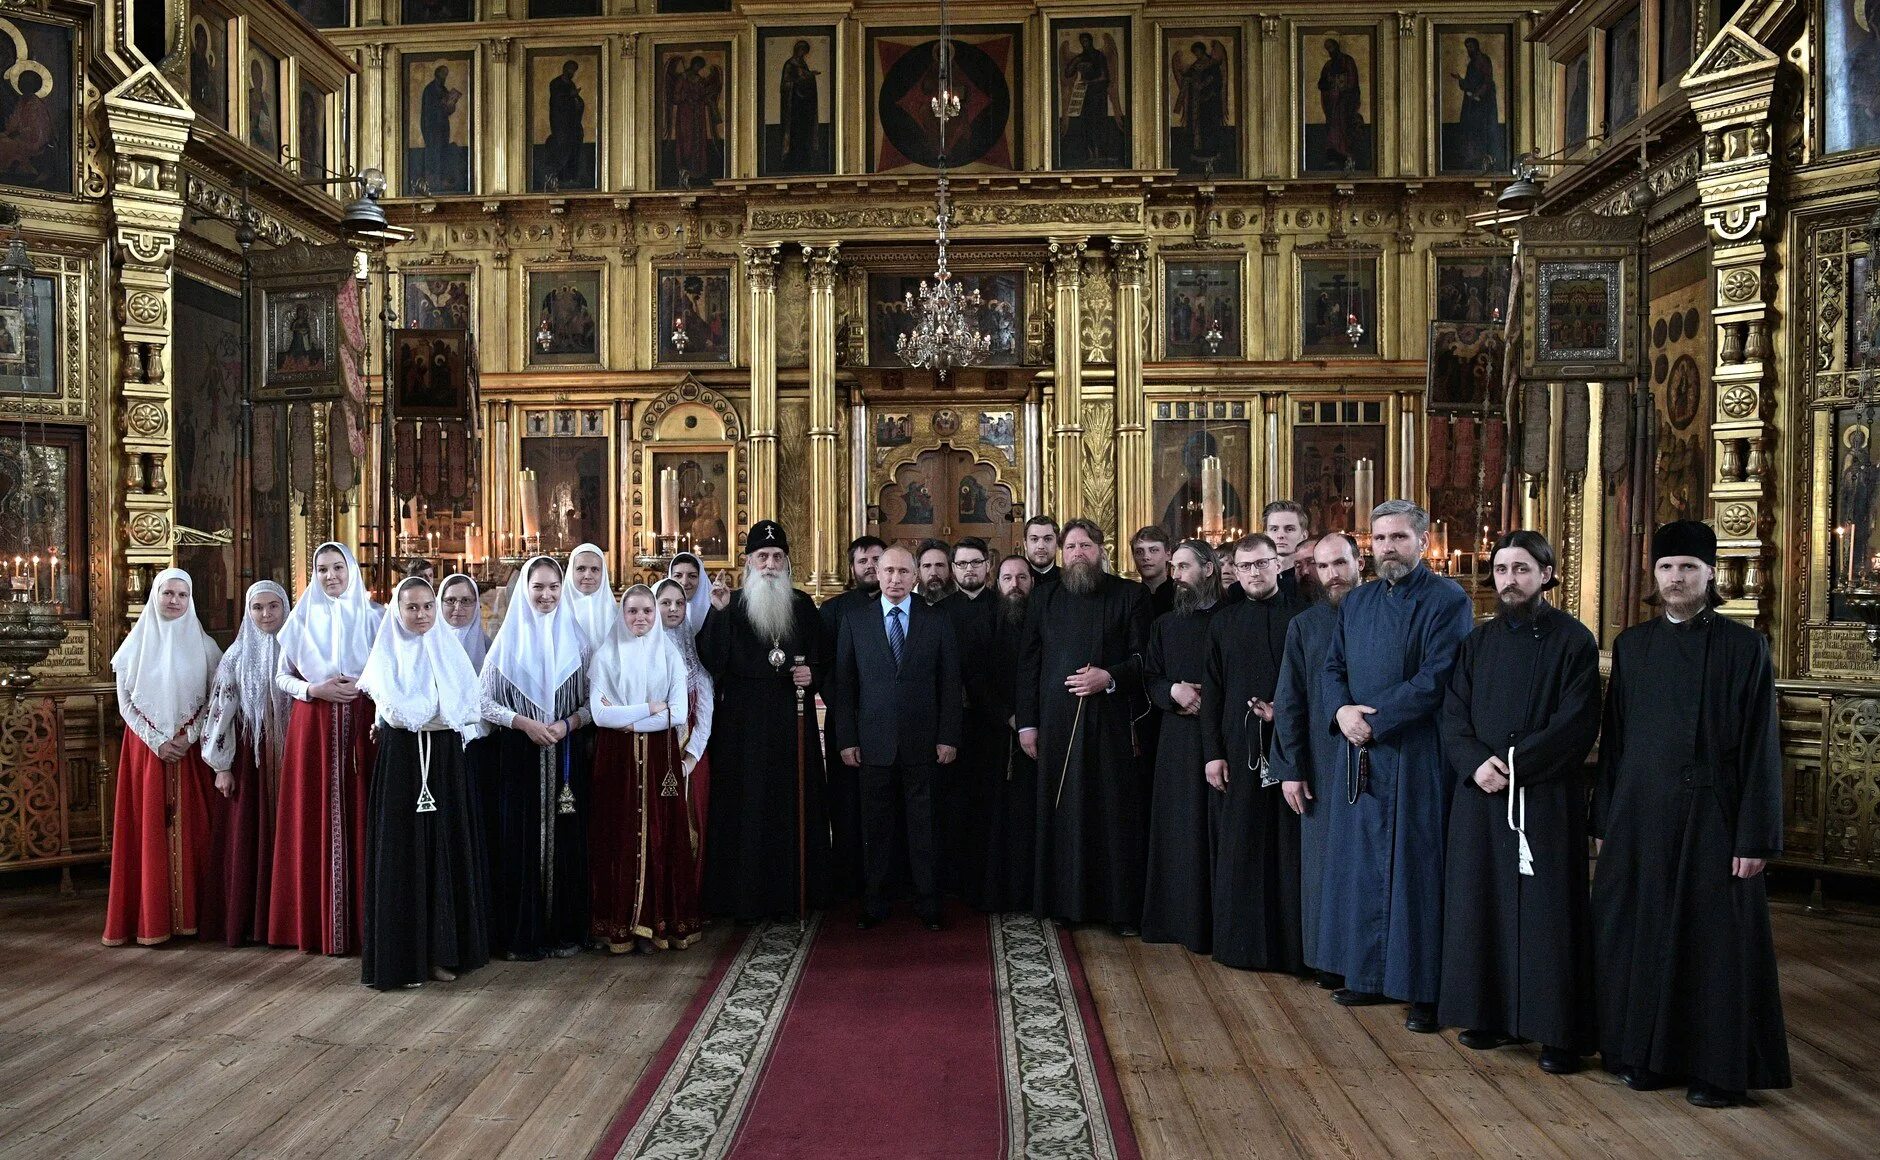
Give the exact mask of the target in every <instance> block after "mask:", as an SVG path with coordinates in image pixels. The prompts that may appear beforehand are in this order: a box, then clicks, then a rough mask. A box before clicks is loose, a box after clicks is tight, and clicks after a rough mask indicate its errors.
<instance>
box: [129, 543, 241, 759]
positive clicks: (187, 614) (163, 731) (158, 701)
mask: <svg viewBox="0 0 1880 1160" xmlns="http://www.w3.org/2000/svg"><path fill="white" fill-rule="evenodd" d="M171 580H181V581H182V582H183V583H184V584H186V585H188V586H189V607H188V608H186V609H184V610H183V614H182V615H181V616H178V617H177V618H176V619H175V620H165V619H163V614H162V613H161V612H159V611H158V610H157V594H158V593H160V592H162V591H163V586H164V585H165V584H167V583H168V582H170V581H171ZM221 659H222V650H221V649H220V648H218V647H216V643H215V641H214V640H212V639H211V638H210V636H209V634H208V633H207V632H204V631H203V628H202V622H201V621H200V620H197V619H196V585H195V582H194V581H192V580H191V579H190V578H189V573H187V572H185V571H183V570H182V569H181V568H165V569H164V570H163V571H161V572H158V573H157V577H156V579H154V580H152V581H151V582H150V599H149V603H147V604H145V605H144V611H143V613H142V614H141V615H139V616H138V618H137V623H136V624H134V625H132V626H131V632H130V635H129V636H127V637H125V638H124V643H123V644H121V645H119V646H118V650H117V652H115V653H113V654H112V655H111V671H112V672H114V673H116V674H117V678H118V689H119V690H120V695H121V697H122V698H123V699H124V700H125V701H126V702H128V704H126V705H125V706H124V708H125V709H129V710H130V712H125V713H124V719H125V722H126V723H127V724H129V725H130V726H131V728H132V730H133V731H134V732H135V733H136V734H137V735H138V736H139V737H141V738H143V739H144V741H145V742H149V743H151V744H150V747H151V748H152V749H155V748H157V747H158V746H160V745H162V744H163V743H164V742H165V741H168V740H170V739H171V738H173V737H175V736H176V735H177V734H178V733H179V732H186V735H187V736H188V737H189V738H190V740H192V741H193V740H195V739H196V738H197V737H200V736H201V735H202V725H203V722H202V720H201V718H200V717H199V716H198V714H199V713H200V712H201V711H202V707H203V704H204V703H205V702H207V701H208V699H209V682H210V681H211V680H213V679H214V677H215V667H216V664H217V662H218V661H220V660H221ZM152 738H155V739H156V740H155V741H154V742H152Z"/></svg>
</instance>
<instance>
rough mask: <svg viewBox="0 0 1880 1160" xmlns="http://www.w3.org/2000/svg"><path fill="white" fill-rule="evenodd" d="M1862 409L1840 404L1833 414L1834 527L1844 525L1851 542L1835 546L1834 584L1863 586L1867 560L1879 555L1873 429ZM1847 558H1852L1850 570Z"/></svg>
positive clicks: (1878, 474) (1879, 486)
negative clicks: (1852, 562) (1875, 540)
mask: <svg viewBox="0 0 1880 1160" xmlns="http://www.w3.org/2000/svg"><path fill="white" fill-rule="evenodd" d="M1867 419H1868V412H1867V410H1866V409H1865V408H1854V407H1844V408H1841V409H1840V410H1837V411H1836V412H1835V414H1834V454H1835V462H1834V526H1835V527H1837V528H1843V527H1845V528H1847V529H1848V531H1846V532H1843V533H1842V536H1843V537H1846V538H1848V539H1851V540H1852V541H1853V542H1852V544H1850V545H1847V546H1845V547H1843V546H1842V544H1841V542H1840V540H1839V539H1837V541H1836V545H1835V555H1836V556H1837V557H1838V559H1837V560H1836V561H1835V564H1836V566H1835V568H1834V569H1833V578H1834V582H1835V584H1836V585H1837V586H1843V585H1847V584H1854V585H1865V584H1869V583H1870V582H1871V580H1872V569H1871V568H1869V567H1868V566H1867V561H1869V560H1871V559H1873V557H1874V556H1875V555H1876V554H1880V544H1876V543H1875V542H1874V526H1875V518H1876V516H1880V467H1876V466H1875V464H1874V454H1873V450H1874V449H1873V430H1872V428H1871V427H1870V426H1869V424H1868V421H1867ZM1849 561H1855V562H1856V563H1854V565H1853V567H1852V569H1851V570H1850V568H1849Z"/></svg>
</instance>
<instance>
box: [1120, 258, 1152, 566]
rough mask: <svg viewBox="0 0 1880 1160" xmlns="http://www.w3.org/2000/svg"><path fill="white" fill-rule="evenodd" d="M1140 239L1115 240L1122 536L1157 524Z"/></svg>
mask: <svg viewBox="0 0 1880 1160" xmlns="http://www.w3.org/2000/svg"><path fill="white" fill-rule="evenodd" d="M1145 250H1146V246H1145V243H1144V241H1143V240H1142V239H1140V238H1111V239H1110V265H1111V268H1113V269H1114V270H1115V271H1116V523H1117V529H1116V530H1117V533H1118V535H1119V536H1129V535H1134V534H1135V531H1136V529H1137V528H1140V527H1142V526H1143V525H1145V524H1148V523H1151V522H1153V516H1152V513H1151V505H1150V495H1149V467H1150V464H1149V398H1148V395H1147V394H1146V393H1145V392H1144V390H1143V384H1142V337H1143V335H1142V331H1143V302H1142V272H1143V260H1144V253H1145Z"/></svg>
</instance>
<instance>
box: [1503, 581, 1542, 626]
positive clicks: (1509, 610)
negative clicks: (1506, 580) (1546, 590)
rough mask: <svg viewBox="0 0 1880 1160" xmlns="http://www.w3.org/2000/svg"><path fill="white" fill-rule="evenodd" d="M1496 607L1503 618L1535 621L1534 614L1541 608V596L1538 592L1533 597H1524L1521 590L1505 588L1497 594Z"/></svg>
mask: <svg viewBox="0 0 1880 1160" xmlns="http://www.w3.org/2000/svg"><path fill="white" fill-rule="evenodd" d="M1495 605H1496V607H1497V609H1499V611H1500V613H1501V615H1503V616H1506V617H1510V618H1512V619H1515V620H1533V619H1534V614H1535V613H1537V612H1539V611H1540V608H1541V594H1540V593H1539V592H1536V593H1535V594H1534V595H1532V596H1523V595H1521V590H1520V589H1519V588H1512V587H1510V588H1504V589H1502V590H1501V591H1500V592H1497V593H1496V594H1495Z"/></svg>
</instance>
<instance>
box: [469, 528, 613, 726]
mask: <svg viewBox="0 0 1880 1160" xmlns="http://www.w3.org/2000/svg"><path fill="white" fill-rule="evenodd" d="M540 564H547V565H548V566H549V567H551V568H553V569H555V571H556V572H557V573H560V571H561V565H559V564H557V563H555V561H554V560H553V559H551V558H550V557H548V556H532V557H530V558H529V561H528V562H527V563H525V564H524V565H523V566H522V572H521V577H520V581H519V584H518V587H517V589H516V594H515V597H514V598H513V599H511V600H510V602H509V613H508V615H507V616H505V617H503V626H502V627H501V628H499V629H497V630H496V639H495V640H493V641H491V642H490V651H489V655H488V656H485V657H484V658H483V685H484V687H485V688H486V689H489V690H491V693H492V697H491V699H492V700H495V701H497V702H498V703H500V704H503V705H507V706H509V707H510V709H511V710H512V711H514V712H518V713H526V714H527V715H528V716H530V717H532V718H534V719H535V720H537V721H540V722H542V723H543V724H548V723H550V722H552V721H555V720H558V719H559V718H560V717H563V716H566V715H567V714H568V713H571V712H573V711H574V709H575V708H578V707H579V706H572V707H564V706H561V705H558V704H556V699H555V694H556V693H557V692H559V691H560V689H561V687H562V685H564V684H566V683H567V680H568V678H569V677H572V676H574V675H575V674H576V673H579V672H581V671H582V668H583V666H584V665H585V664H586V663H587V657H588V653H589V652H591V651H592V649H591V648H590V646H589V645H588V643H587V638H586V637H585V636H584V635H583V634H582V632H581V630H580V629H579V628H578V627H576V626H575V622H574V618H573V617H572V616H570V615H568V604H567V601H568V589H567V588H566V587H564V588H563V589H562V596H561V603H559V604H557V605H556V606H555V611H553V612H551V613H548V614H547V615H546V616H544V615H543V614H542V613H540V612H537V611H536V610H535V604H534V602H533V601H531V600H530V599H529V579H528V578H529V574H530V573H531V572H533V571H534V570H535V569H536V567H537V565H540ZM505 685H507V686H508V688H510V689H513V690H514V691H515V693H517V694H519V695H520V696H521V697H522V698H523V699H524V700H525V701H526V702H527V704H523V705H518V704H514V703H512V700H511V699H510V698H509V697H508V696H506V695H505V689H504V687H503V686H505Z"/></svg>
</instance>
